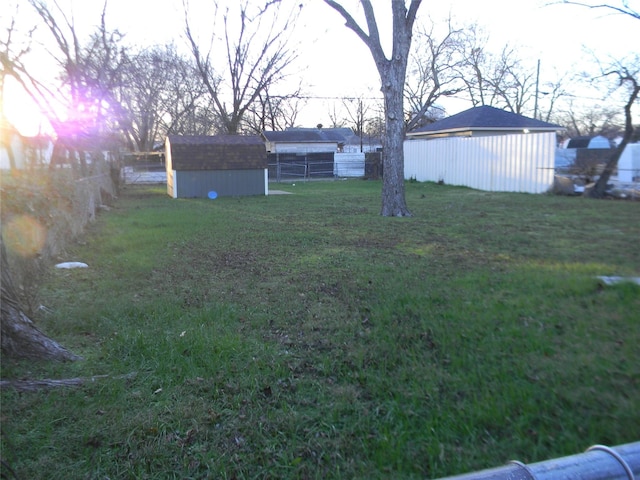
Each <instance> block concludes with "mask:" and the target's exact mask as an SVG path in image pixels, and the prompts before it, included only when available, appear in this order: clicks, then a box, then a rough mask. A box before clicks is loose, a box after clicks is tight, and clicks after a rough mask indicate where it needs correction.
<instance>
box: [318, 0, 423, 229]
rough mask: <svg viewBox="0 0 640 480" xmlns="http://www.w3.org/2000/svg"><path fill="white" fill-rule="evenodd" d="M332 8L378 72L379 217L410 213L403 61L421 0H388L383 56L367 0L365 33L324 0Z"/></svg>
mask: <svg viewBox="0 0 640 480" xmlns="http://www.w3.org/2000/svg"><path fill="white" fill-rule="evenodd" d="M325 3H326V4H327V5H329V6H330V7H332V8H333V9H334V10H336V11H337V12H338V13H340V15H342V17H343V18H344V19H345V21H346V26H347V28H349V29H351V30H352V31H353V32H355V33H356V35H357V36H358V37H359V38H360V40H362V41H363V42H364V44H365V45H366V46H367V47H368V48H369V51H370V52H371V55H372V57H373V60H374V61H375V64H376V67H377V68H378V74H379V75H380V81H381V84H382V85H381V89H382V94H383V95H384V102H385V135H386V138H385V140H386V141H385V149H384V153H383V169H384V174H383V181H382V209H381V215H383V216H398V217H404V216H410V215H411V212H410V211H409V209H408V208H407V204H406V200H405V189H404V150H403V142H404V137H405V131H406V130H405V123H404V87H405V80H406V73H407V62H408V56H409V50H410V48H411V35H412V32H413V24H414V22H415V19H416V15H417V13H418V9H419V8H420V4H421V3H422V2H421V0H411V2H410V3H409V7H408V8H407V6H406V5H405V2H404V1H401V0H395V1H393V2H391V17H392V25H393V45H392V51H391V55H390V56H389V57H387V55H386V54H385V52H384V49H383V48H382V43H381V40H380V32H379V30H378V23H377V20H376V16H375V12H374V9H373V6H372V4H371V1H370V0H360V4H361V5H362V8H363V10H364V16H365V20H366V26H367V32H365V30H364V29H363V28H362V27H361V26H360V25H359V24H358V22H356V20H355V19H354V18H353V16H352V15H351V14H350V13H349V12H348V11H347V10H346V9H345V8H344V7H343V6H342V5H341V4H340V3H338V2H336V1H333V0H325Z"/></svg>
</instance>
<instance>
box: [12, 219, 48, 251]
mask: <svg viewBox="0 0 640 480" xmlns="http://www.w3.org/2000/svg"><path fill="white" fill-rule="evenodd" d="M4 241H5V245H6V246H7V248H8V249H9V250H11V251H12V252H14V253H16V254H18V255H20V256H22V257H35V256H36V255H37V254H38V253H40V251H41V250H42V249H43V248H44V244H45V242H46V241H47V229H46V228H45V227H44V226H43V225H42V224H41V223H40V222H39V221H38V220H36V219H35V218H33V217H31V216H29V215H17V216H15V217H13V218H12V219H11V220H9V223H8V224H7V225H6V226H5V228H4Z"/></svg>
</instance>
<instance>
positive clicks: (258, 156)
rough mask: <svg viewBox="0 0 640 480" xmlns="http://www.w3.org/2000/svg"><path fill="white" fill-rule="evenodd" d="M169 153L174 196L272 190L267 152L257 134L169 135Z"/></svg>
mask: <svg viewBox="0 0 640 480" xmlns="http://www.w3.org/2000/svg"><path fill="white" fill-rule="evenodd" d="M165 157H166V169H167V193H168V194H169V195H170V196H171V197H173V198H206V197H210V198H215V197H217V196H244V195H267V194H268V189H269V187H268V169H267V152H266V150H265V147H264V143H263V141H262V140H261V139H260V137H259V136H257V135H214V136H207V135H169V136H168V137H167V138H166V140H165Z"/></svg>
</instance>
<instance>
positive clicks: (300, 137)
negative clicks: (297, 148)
mask: <svg viewBox="0 0 640 480" xmlns="http://www.w3.org/2000/svg"><path fill="white" fill-rule="evenodd" d="M262 135H263V136H264V138H265V139H266V140H267V141H269V142H282V143H344V142H345V141H346V140H347V138H348V137H350V136H351V135H353V131H352V130H351V129H350V128H290V129H287V130H285V131H283V132H270V131H264V132H262Z"/></svg>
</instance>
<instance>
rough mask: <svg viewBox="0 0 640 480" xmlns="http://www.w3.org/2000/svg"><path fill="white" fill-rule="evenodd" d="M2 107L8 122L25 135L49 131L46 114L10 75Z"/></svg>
mask: <svg viewBox="0 0 640 480" xmlns="http://www.w3.org/2000/svg"><path fill="white" fill-rule="evenodd" d="M2 108H3V109H4V114H5V116H6V117H7V119H8V120H9V122H10V123H11V124H12V125H13V126H14V127H15V128H16V129H17V130H18V131H19V132H20V134H21V135H23V136H25V137H33V136H35V135H38V134H40V133H50V131H51V127H50V125H49V121H48V120H47V118H46V116H44V115H43V114H42V112H41V111H40V108H39V107H38V106H37V105H36V103H35V102H34V101H33V100H32V99H31V97H29V95H28V94H27V93H26V92H25V91H24V89H23V88H22V87H21V86H20V85H19V84H18V83H17V82H16V81H15V80H14V79H12V78H11V77H9V78H7V80H6V84H5V87H4V102H3V106H2Z"/></svg>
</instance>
